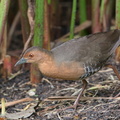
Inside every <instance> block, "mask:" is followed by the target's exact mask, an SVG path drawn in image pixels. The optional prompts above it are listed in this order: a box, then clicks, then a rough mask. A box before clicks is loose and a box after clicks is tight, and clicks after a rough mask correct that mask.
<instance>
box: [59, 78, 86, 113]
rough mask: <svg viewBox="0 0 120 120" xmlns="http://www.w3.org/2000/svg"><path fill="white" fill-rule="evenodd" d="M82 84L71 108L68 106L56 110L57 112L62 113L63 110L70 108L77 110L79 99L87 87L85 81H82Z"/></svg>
mask: <svg viewBox="0 0 120 120" xmlns="http://www.w3.org/2000/svg"><path fill="white" fill-rule="evenodd" d="M82 82H83V87H82V90H81V91H80V93H79V95H78V96H77V98H76V100H75V102H74V104H73V105H72V106H69V107H66V108H63V109H58V110H57V111H64V110H66V109H71V108H74V109H75V110H76V109H77V106H78V102H79V99H80V98H81V96H82V94H83V92H84V90H85V89H86V87H87V81H86V80H85V79H83V80H82Z"/></svg>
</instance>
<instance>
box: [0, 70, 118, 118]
mask: <svg viewBox="0 0 120 120" xmlns="http://www.w3.org/2000/svg"><path fill="white" fill-rule="evenodd" d="M29 77H30V75H29V71H24V72H23V73H21V74H19V75H17V76H16V77H15V78H13V79H11V80H4V79H2V78H0V98H5V100H6V103H7V102H14V101H15V100H20V99H22V98H28V97H29V98H33V99H34V101H28V102H21V103H18V104H15V105H12V106H9V107H6V112H7V113H9V114H12V113H17V112H20V111H23V110H24V109H25V108H26V106H27V107H28V108H27V109H29V105H30V104H32V105H34V110H35V111H34V112H33V113H32V114H31V115H29V116H28V117H26V118H21V120H120V96H119V95H118V94H119V93H120V81H119V80H118V78H117V77H116V76H115V74H114V73H113V71H112V70H111V69H110V68H108V69H102V70H101V71H99V72H98V73H96V74H94V75H92V76H91V77H89V78H88V79H87V81H88V83H89V84H88V86H87V90H86V91H85V92H84V95H83V97H82V99H81V100H80V101H79V106H78V107H77V110H76V111H75V110H74V109H72V108H68V109H67V108H66V107H69V106H71V105H73V103H74V100H73V99H72V98H74V95H75V94H76V95H75V96H77V93H78V92H77V91H79V90H80V88H81V87H82V82H81V81H67V80H54V79H51V78H50V79H48V78H47V79H48V80H49V82H50V83H51V84H52V85H53V86H54V87H53V86H51V84H50V83H49V82H47V81H45V80H43V81H42V82H41V83H39V84H37V85H30V84H27V83H28V82H29V81H30V78H29ZM31 91H32V92H31ZM72 95H73V97H71V96H72ZM116 95H118V97H115V96H116ZM51 96H52V97H53V98H51V99H50V98H49V97H51ZM58 96H60V99H59V97H58ZM65 96H68V97H67V98H69V100H66V98H65ZM62 97H63V98H62ZM110 97H114V98H113V99H110ZM48 98H49V99H48ZM65 108H66V109H65Z"/></svg>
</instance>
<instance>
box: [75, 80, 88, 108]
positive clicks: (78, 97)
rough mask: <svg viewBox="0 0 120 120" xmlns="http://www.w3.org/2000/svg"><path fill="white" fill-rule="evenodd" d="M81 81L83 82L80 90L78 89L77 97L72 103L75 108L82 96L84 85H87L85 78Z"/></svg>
mask: <svg viewBox="0 0 120 120" xmlns="http://www.w3.org/2000/svg"><path fill="white" fill-rule="evenodd" d="M82 82H83V87H82V90H81V91H80V93H79V95H78V96H77V99H76V100H75V102H74V104H73V106H74V108H75V109H76V108H77V105H78V102H79V99H80V98H81V96H82V94H83V92H84V90H85V89H86V87H87V81H86V80H85V79H83V80H82Z"/></svg>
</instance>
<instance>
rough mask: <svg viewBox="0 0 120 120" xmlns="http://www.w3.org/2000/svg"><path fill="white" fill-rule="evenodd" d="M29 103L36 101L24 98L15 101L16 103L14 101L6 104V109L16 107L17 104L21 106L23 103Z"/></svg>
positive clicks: (0, 106)
mask: <svg viewBox="0 0 120 120" xmlns="http://www.w3.org/2000/svg"><path fill="white" fill-rule="evenodd" d="M27 101H35V100H34V99H32V98H23V99H20V100H15V101H12V102H7V103H5V107H9V106H13V105H16V104H19V103H22V102H27ZM0 108H2V105H1V104H0Z"/></svg>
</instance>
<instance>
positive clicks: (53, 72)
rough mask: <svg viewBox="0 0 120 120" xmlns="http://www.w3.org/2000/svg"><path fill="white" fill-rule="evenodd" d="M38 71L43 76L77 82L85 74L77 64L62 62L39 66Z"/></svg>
mask: <svg viewBox="0 0 120 120" xmlns="http://www.w3.org/2000/svg"><path fill="white" fill-rule="evenodd" d="M39 69H40V71H41V72H42V74H44V75H45V76H48V77H52V78H59V79H65V80H77V79H79V78H80V77H81V76H82V75H84V74H85V70H84V68H83V67H82V65H81V64H80V63H77V62H64V63H62V64H56V63H55V62H54V63H52V62H47V63H42V64H40V65H39Z"/></svg>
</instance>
